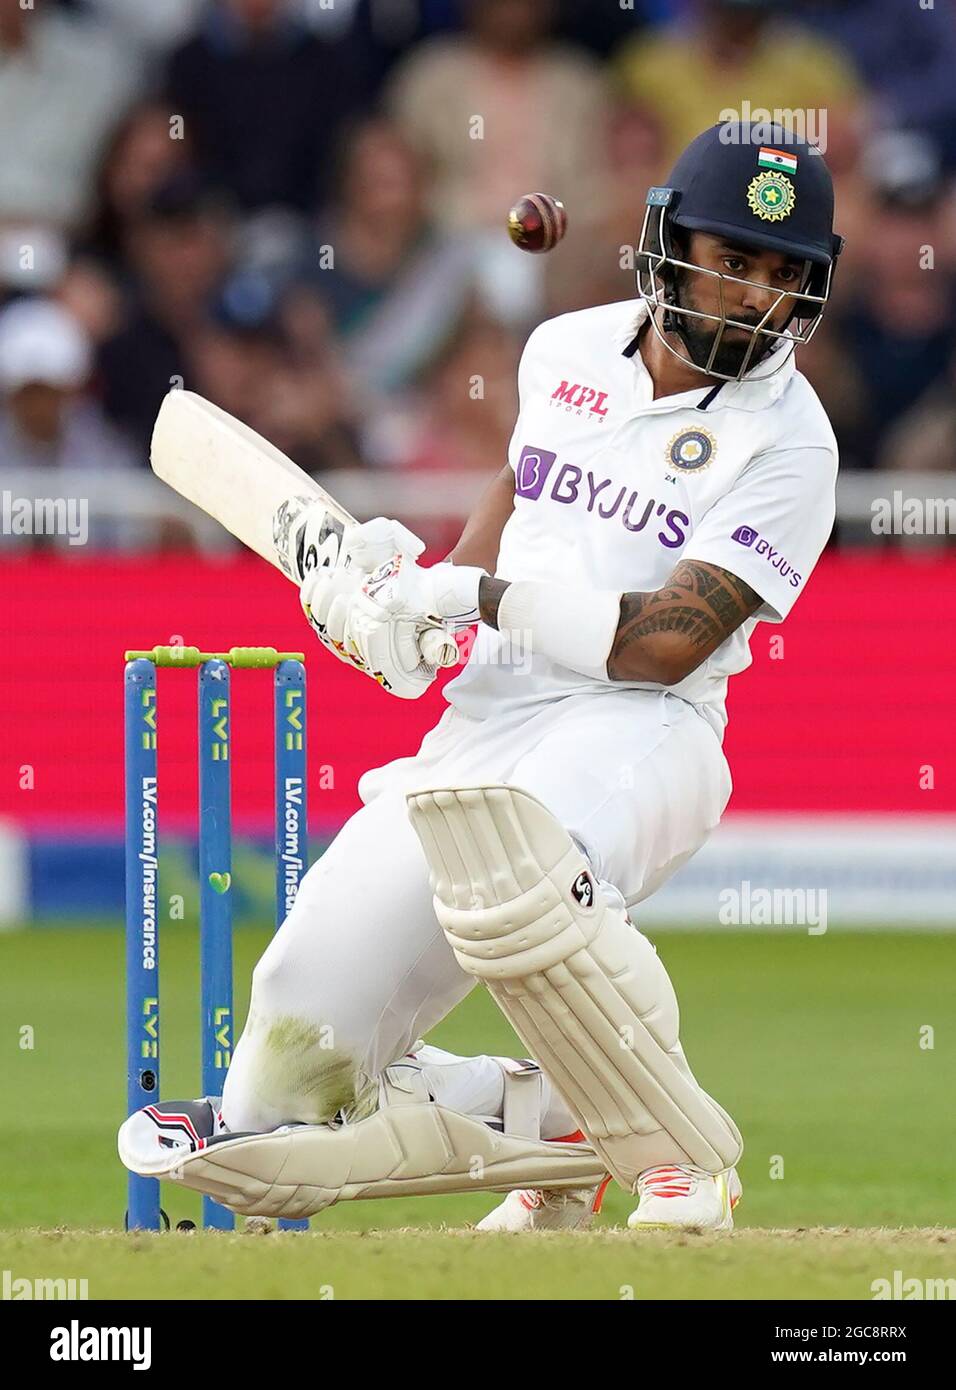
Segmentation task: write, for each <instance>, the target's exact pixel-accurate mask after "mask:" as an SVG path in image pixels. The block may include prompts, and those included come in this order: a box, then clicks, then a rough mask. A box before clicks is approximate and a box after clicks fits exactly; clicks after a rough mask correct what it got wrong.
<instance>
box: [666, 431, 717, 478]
mask: <svg viewBox="0 0 956 1390" xmlns="http://www.w3.org/2000/svg"><path fill="white" fill-rule="evenodd" d="M716 452H717V441H716V439H715V438H714V436H713V435H712V434H711V433H710V431H709V430H681V432H680V434H675V435H674V438H673V439H672V440H671V441H670V443H669V444H668V446H667V462H668V463H669V464H670V466H671V468H679V469H680V470H681V472H682V473H699V472H700V470H701V469H702V468H706V467H707V465H708V464H709V463H711V462H712V461H713V458H714V455H715V454H716Z"/></svg>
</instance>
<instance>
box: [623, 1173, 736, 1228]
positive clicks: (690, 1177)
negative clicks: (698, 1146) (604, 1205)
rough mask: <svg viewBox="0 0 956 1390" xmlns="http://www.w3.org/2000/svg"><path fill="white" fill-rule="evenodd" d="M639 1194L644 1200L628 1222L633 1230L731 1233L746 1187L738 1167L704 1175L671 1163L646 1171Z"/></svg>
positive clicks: (639, 1185) (638, 1188)
mask: <svg viewBox="0 0 956 1390" xmlns="http://www.w3.org/2000/svg"><path fill="white" fill-rule="evenodd" d="M637 1192H638V1196H639V1197H640V1199H641V1200H640V1202H639V1203H638V1205H637V1209H636V1210H635V1211H632V1212H631V1214H630V1216H629V1217H628V1219H627V1224H628V1226H629V1227H630V1228H631V1230H632V1231H732V1230H733V1228H734V1207H735V1206H736V1205H737V1203H738V1202H739V1201H740V1198H741V1196H742V1194H743V1188H742V1187H741V1184H740V1178H739V1177H738V1176H737V1169H736V1168H728V1169H727V1170H726V1172H723V1173H705V1172H704V1170H703V1168H695V1167H693V1166H692V1165H691V1164H684V1163H672V1164H660V1165H659V1166H658V1167H656V1168H645V1170H644V1172H643V1173H641V1174H640V1176H639V1177H638V1179H637Z"/></svg>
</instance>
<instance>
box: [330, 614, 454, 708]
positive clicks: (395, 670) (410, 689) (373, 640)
mask: <svg viewBox="0 0 956 1390" xmlns="http://www.w3.org/2000/svg"><path fill="white" fill-rule="evenodd" d="M418 630H419V624H418V622H416V621H415V620H414V619H410V618H397V619H396V618H392V617H390V616H389V615H388V614H385V613H382V612H381V611H380V610H378V609H377V606H376V605H375V604H374V603H370V602H369V601H368V600H366V599H363V598H362V596H361V595H358V596H355V597H352V598H351V599H350V600H349V614H348V618H347V620H346V624H345V632H344V636H343V641H344V645H345V647H346V649H347V650H348V649H351V650H355V651H357V652H358V653H359V654H360V659H361V660H362V662H363V663H364V665H365V669H366V671H367V674H368V675H370V676H371V677H372V679H373V680H376V681H378V683H379V685H381V686H382V687H383V689H385V690H387V691H388V692H389V694H390V695H395V696H397V697H398V698H399V699H400V700H417V699H418V697H419V696H420V695H423V694H424V693H425V691H426V690H427V689H428V687H429V686H430V685H431V683H432V681H433V680H434V679H435V673H436V671H435V667H434V666H429V665H427V664H426V663H425V662H424V661H423V660H422V656H421V652H420V650H419V645H418V641H419V637H418Z"/></svg>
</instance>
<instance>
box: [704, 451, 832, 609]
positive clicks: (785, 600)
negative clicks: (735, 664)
mask: <svg viewBox="0 0 956 1390" xmlns="http://www.w3.org/2000/svg"><path fill="white" fill-rule="evenodd" d="M836 473H837V459H836V453H835V452H834V451H833V450H831V449H826V448H822V447H805V448H798V449H779V450H774V451H773V452H771V453H768V454H763V455H760V456H758V457H757V458H756V459H754V461H753V462H752V463H750V464H749V465H748V467H747V468H745V469H744V471H743V473H742V474H741V475H740V477H739V478H738V480H737V482H736V484H735V485H734V486H733V487H732V488H731V490H730V491H729V492H727V493H725V494H724V495H723V497H719V498H718V499H717V501H716V502H715V503H714V504H713V506H712V507H711V508H710V509H709V510H708V511H707V513H706V514H705V515H704V517H703V518H702V519H701V521H700V523H699V524H698V526H697V527H696V528H695V530H694V533H693V535H692V536H691V537H690V540H689V541H688V543H687V545H686V546H685V547H684V550H683V552H682V554H681V558H682V559H684V560H702V561H704V562H705V563H707V564H711V565H719V566H720V567H721V569H725V570H729V571H730V573H731V574H735V575H736V576H737V577H738V579H742V580H743V581H744V582H745V583H746V584H749V585H750V587H751V588H752V589H753V590H755V592H756V593H758V594H759V595H760V596H761V598H762V599H763V600H764V606H763V608H761V609H760V610H759V612H758V613H757V617H758V618H762V619H764V620H765V621H768V622H777V623H779V622H782V621H783V619H784V618H785V617H786V616H787V614H788V613H789V612H790V609H791V608H792V607H793V605H794V603H795V602H796V601H797V598H798V597H799V595H800V593H801V592H802V590H803V587H804V585H805V584H806V581H807V579H808V578H809V576H810V574H811V572H812V570H813V567H814V566H815V565H816V563H817V560H819V558H820V555H821V553H822V551H823V548H824V546H825V545H826V543H827V541H828V540H829V538H830V532H831V531H832V529H833V520H834V516H835V511H836V501H835V492H836Z"/></svg>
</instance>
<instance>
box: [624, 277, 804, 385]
mask: <svg viewBox="0 0 956 1390" xmlns="http://www.w3.org/2000/svg"><path fill="white" fill-rule="evenodd" d="M648 313H649V308H648V305H647V304H645V303H644V301H643V300H636V301H634V313H633V315H632V316H631V317H630V318H629V319H628V321H627V322H626V323H625V324H624V325H623V327H622V328H621V329H620V330H619V331H618V332H617V333H616V334H615V341H616V344H617V346H618V347H619V349H620V352H621V355H622V356H623V357H629V358H630V359H631V361H632V362H633V364H634V368H635V372H636V379H635V388H636V394H637V395H638V396H639V397H645V396H646V400H647V404H646V405H644V406H643V408H644V409H647V410H657V409H663V410H674V409H687V408H688V407H689V406H693V407H694V408H695V409H697V410H708V409H710V408H711V407H712V406H714V407H724V406H727V407H729V408H730V409H732V410H746V411H756V410H765V409H766V408H767V407H768V406H770V405H772V404H773V403H774V401H777V400H779V399H780V397H781V396H782V395H783V393H784V391H785V390H786V389H787V386H788V385H789V383H790V380H791V378H792V377H793V374H794V372H795V371H796V363H795V362H794V354H793V352H791V353H790V355H789V357H788V358H787V360H786V362H785V363H784V364H783V366H782V367H781V368H780V369H779V371H776V372H774V373H773V375H772V376H768V377H764V378H762V379H761V378H760V377H759V376H757V377H755V376H754V373H755V372H759V371H760V368H761V367H765V366H766V363H764V362H760V363H758V364H757V366H756V367H752V368H751V370H750V371H749V372H747V373H746V375H745V376H744V378H743V380H742V381H723V382H718V383H716V384H714V385H705V386H702V387H700V388H697V387H695V388H694V390H692V391H680V392H678V393H677V394H676V395H673V396H661V397H660V398H659V399H658V400H656V401H655V400H652V399H651V380H650V373H649V372H648V370H647V368H646V367H645V365H644V362H643V359H642V357H641V354H640V352H639V351H638V347H637V339H638V336H639V334H640V331H641V329H642V328H643V327H644V324H645V323H646V322H647V316H648Z"/></svg>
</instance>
